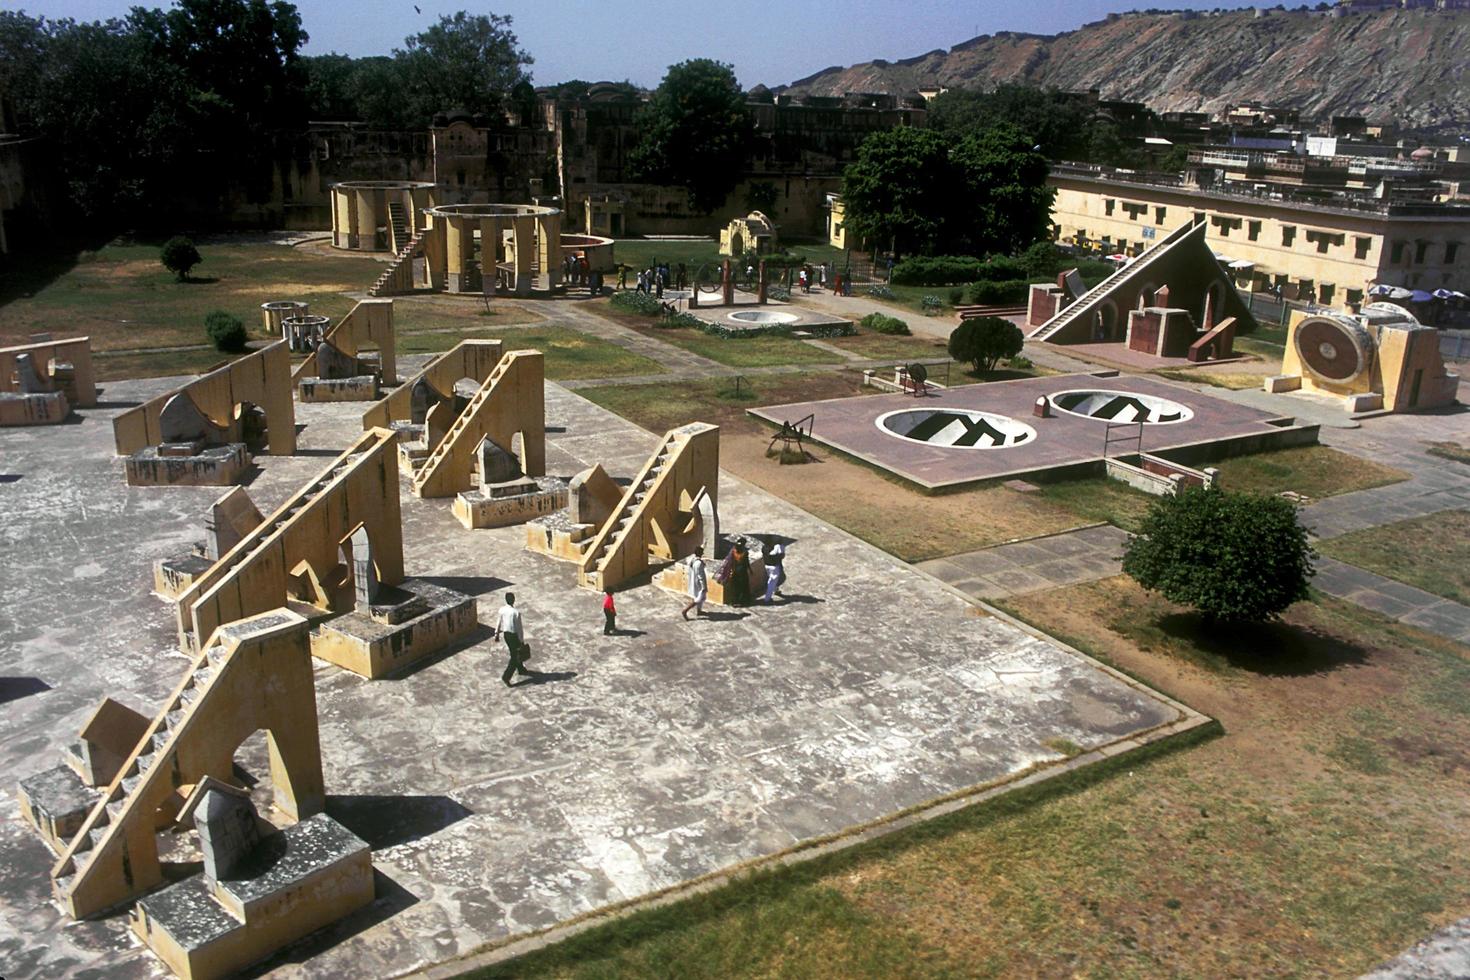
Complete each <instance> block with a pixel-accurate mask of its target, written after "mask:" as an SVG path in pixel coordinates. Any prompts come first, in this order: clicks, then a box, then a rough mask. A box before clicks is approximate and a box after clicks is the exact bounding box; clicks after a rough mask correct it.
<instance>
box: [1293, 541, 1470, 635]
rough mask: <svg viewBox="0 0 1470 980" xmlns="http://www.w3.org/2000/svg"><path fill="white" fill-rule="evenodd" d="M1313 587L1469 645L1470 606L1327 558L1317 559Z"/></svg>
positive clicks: (1390, 617)
mask: <svg viewBox="0 0 1470 980" xmlns="http://www.w3.org/2000/svg"><path fill="white" fill-rule="evenodd" d="M1312 584H1313V585H1315V586H1316V587H1317V588H1319V589H1321V590H1322V591H1323V592H1326V593H1327V594H1328V595H1331V596H1336V597H1337V598H1339V599H1346V600H1347V601H1348V602H1351V603H1353V604H1354V605H1358V606H1362V607H1363V608H1364V609H1371V610H1373V611H1374V612H1377V613H1382V614H1383V615H1385V616H1387V617H1388V618H1389V619H1396V620H1398V621H1399V622H1401V623H1407V624H1408V625H1410V626H1417V627H1418V628H1419V629H1422V630H1425V631H1426V632H1429V633H1434V634H1437V635H1439V636H1443V637H1445V638H1447V639H1451V640H1457V641H1459V642H1461V643H1470V606H1463V605H1461V604H1460V603H1458V602H1455V601H1453V600H1451V599H1445V598H1442V597H1440V596H1437V595H1434V594H1433V593H1430V592H1425V591H1424V590H1423V589H1416V588H1414V587H1413V586H1412V585H1405V584H1404V583H1402V582H1395V581H1394V580H1393V579H1391V578H1384V577H1383V576H1382V575H1375V574H1374V573H1373V572H1370V571H1368V570H1366V569H1363V568H1358V567H1357V566H1356V565H1349V564H1347V563H1346V562H1341V561H1338V560H1337V559H1335V558H1328V557H1326V556H1325V555H1324V556H1322V557H1319V558H1318V559H1317V574H1316V576H1315V577H1314V578H1313V579H1312Z"/></svg>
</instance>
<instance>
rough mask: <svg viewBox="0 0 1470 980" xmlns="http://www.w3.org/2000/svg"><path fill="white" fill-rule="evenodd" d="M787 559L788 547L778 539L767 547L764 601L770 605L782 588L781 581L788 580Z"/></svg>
mask: <svg viewBox="0 0 1470 980" xmlns="http://www.w3.org/2000/svg"><path fill="white" fill-rule="evenodd" d="M785 559H786V549H785V547H783V546H782V544H781V542H779V541H777V542H776V543H775V544H773V545H771V546H770V547H769V548H767V549H766V594H765V598H764V599H763V600H762V601H763V602H765V604H766V605H768V606H769V605H770V604H771V602H772V600H773V597H774V596H775V595H776V590H777V589H779V588H781V583H783V582H785V581H786V569H785V567H784V562H785Z"/></svg>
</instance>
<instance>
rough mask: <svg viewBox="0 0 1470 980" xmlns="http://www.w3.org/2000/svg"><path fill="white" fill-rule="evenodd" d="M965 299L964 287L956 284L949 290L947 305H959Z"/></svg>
mask: <svg viewBox="0 0 1470 980" xmlns="http://www.w3.org/2000/svg"><path fill="white" fill-rule="evenodd" d="M964 301H965V287H964V286H956V287H955V288H953V289H951V290H950V291H949V305H950V306H959V305H961V304H962V303H964Z"/></svg>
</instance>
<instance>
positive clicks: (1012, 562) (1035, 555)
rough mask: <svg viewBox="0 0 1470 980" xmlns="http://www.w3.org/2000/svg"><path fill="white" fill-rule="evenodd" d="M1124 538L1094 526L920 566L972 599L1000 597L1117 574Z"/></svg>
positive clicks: (1125, 535)
mask: <svg viewBox="0 0 1470 980" xmlns="http://www.w3.org/2000/svg"><path fill="white" fill-rule="evenodd" d="M1127 542H1128V532H1127V531H1121V530H1119V529H1118V528H1116V527H1113V526H1112V525H1111V524H1095V525H1092V526H1090V527H1083V528H1078V529H1076V530H1074V531H1063V532H1062V533H1060V534H1049V535H1046V536H1045V537H1040V538H1028V539H1026V540H1025V541H1017V542H1015V543H1014V544H1003V545H999V546H998V547H994V548H983V549H981V550H980V551H971V552H968V553H966V554H963V555H951V556H949V557H948V558H935V559H933V560H932V561H926V562H920V563H919V567H920V568H922V569H923V570H924V571H926V572H928V573H929V574H930V575H933V576H934V577H935V578H937V579H939V580H941V581H943V582H946V583H948V584H949V585H952V586H954V587H955V588H957V589H959V590H960V591H961V592H964V593H965V594H967V595H970V596H973V597H974V598H976V599H1004V598H1005V597H1007V596H1013V595H1025V594H1026V593H1028V592H1042V591H1045V590H1046V589H1055V588H1060V587H1061V586H1064V585H1082V584H1083V583H1086V582H1096V581H1097V580H1099V579H1105V578H1111V577H1113V576H1114V575H1118V574H1120V573H1121V572H1122V570H1123V566H1122V556H1123V547H1124V545H1125V544H1127Z"/></svg>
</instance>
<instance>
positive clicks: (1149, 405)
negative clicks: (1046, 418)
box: [1051, 389, 1194, 425]
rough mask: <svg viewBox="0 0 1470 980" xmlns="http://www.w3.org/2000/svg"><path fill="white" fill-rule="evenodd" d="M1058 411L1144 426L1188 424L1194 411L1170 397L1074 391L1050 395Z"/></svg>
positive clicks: (1105, 420)
mask: <svg viewBox="0 0 1470 980" xmlns="http://www.w3.org/2000/svg"><path fill="white" fill-rule="evenodd" d="M1051 403H1052V405H1054V406H1055V407H1056V409H1057V410H1058V411H1061V412H1066V413H1067V414H1068V415H1077V416H1080V417H1082V418H1088V419H1099V420H1101V421H1103V422H1142V423H1143V424H1144V425H1172V424H1174V423H1175V422H1188V421H1189V420H1190V419H1192V418H1194V412H1193V411H1192V410H1191V409H1189V408H1187V407H1185V406H1184V405H1181V404H1179V403H1178V402H1176V401H1170V400H1169V399H1167V398H1160V397H1158V396H1157V395H1145V394H1142V393H1140V392H1136V391H1102V390H1095V389H1074V390H1072V391H1059V392H1057V393H1056V394H1054V395H1052V396H1051Z"/></svg>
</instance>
